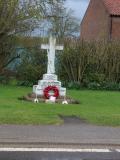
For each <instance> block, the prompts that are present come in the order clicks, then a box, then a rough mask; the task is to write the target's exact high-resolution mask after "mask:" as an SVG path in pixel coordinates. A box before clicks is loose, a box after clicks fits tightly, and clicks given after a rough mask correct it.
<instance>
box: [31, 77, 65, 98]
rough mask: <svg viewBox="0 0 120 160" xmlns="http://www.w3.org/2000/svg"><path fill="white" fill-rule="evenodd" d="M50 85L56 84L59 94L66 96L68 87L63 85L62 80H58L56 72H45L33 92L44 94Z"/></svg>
mask: <svg viewBox="0 0 120 160" xmlns="http://www.w3.org/2000/svg"><path fill="white" fill-rule="evenodd" d="M48 86H56V87H57V88H58V90H59V95H60V96H61V97H65V96H66V88H63V87H61V82H60V81H58V78H57V75H55V74H44V75H43V79H42V80H39V81H38V85H34V86H33V93H35V94H37V95H39V96H44V89H45V88H46V87H48Z"/></svg>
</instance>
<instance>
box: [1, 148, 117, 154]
mask: <svg viewBox="0 0 120 160" xmlns="http://www.w3.org/2000/svg"><path fill="white" fill-rule="evenodd" d="M4 151H5V152H17V151H18V152H103V153H106V152H112V151H111V150H110V149H71V148H0V152H4ZM115 151H117V152H120V149H115Z"/></svg>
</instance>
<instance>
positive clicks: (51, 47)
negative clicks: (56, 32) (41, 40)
mask: <svg viewBox="0 0 120 160" xmlns="http://www.w3.org/2000/svg"><path fill="white" fill-rule="evenodd" d="M41 49H47V54H48V65H47V74H54V73H55V50H63V46H62V45H57V46H56V38H55V37H53V36H50V38H49V44H42V45H41Z"/></svg>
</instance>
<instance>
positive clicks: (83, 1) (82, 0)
mask: <svg viewBox="0 0 120 160" xmlns="http://www.w3.org/2000/svg"><path fill="white" fill-rule="evenodd" d="M88 4H89V0H67V1H66V4H65V6H66V8H71V9H72V10H74V12H75V16H76V17H77V18H79V19H82V18H83V16H84V14H85V11H86V9H87V7H88Z"/></svg>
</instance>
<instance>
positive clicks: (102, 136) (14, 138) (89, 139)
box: [0, 122, 120, 148]
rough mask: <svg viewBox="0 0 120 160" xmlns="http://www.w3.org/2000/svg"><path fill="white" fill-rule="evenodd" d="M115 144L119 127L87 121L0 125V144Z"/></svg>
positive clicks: (119, 142) (119, 144) (119, 138)
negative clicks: (61, 123)
mask: <svg viewBox="0 0 120 160" xmlns="http://www.w3.org/2000/svg"><path fill="white" fill-rule="evenodd" d="M3 146H5V147H6V146H13V147H20V146H21V147H23V146H25V147H41V146H42V147H46V146H47V147H51V146H53V147H54V146H61V147H62V146H64V147H68V146H69V147H70V146H71V147H78V146H79V147H80V146H81V147H86V146H89V147H94V146H95V147H98V148H99V147H104V148H105V147H111V148H114V147H117V148H120V127H104V126H96V125H91V124H87V123H84V122H83V123H73V124H72V123H67V124H63V125H59V126H57V125H36V126H32V125H0V147H3Z"/></svg>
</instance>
